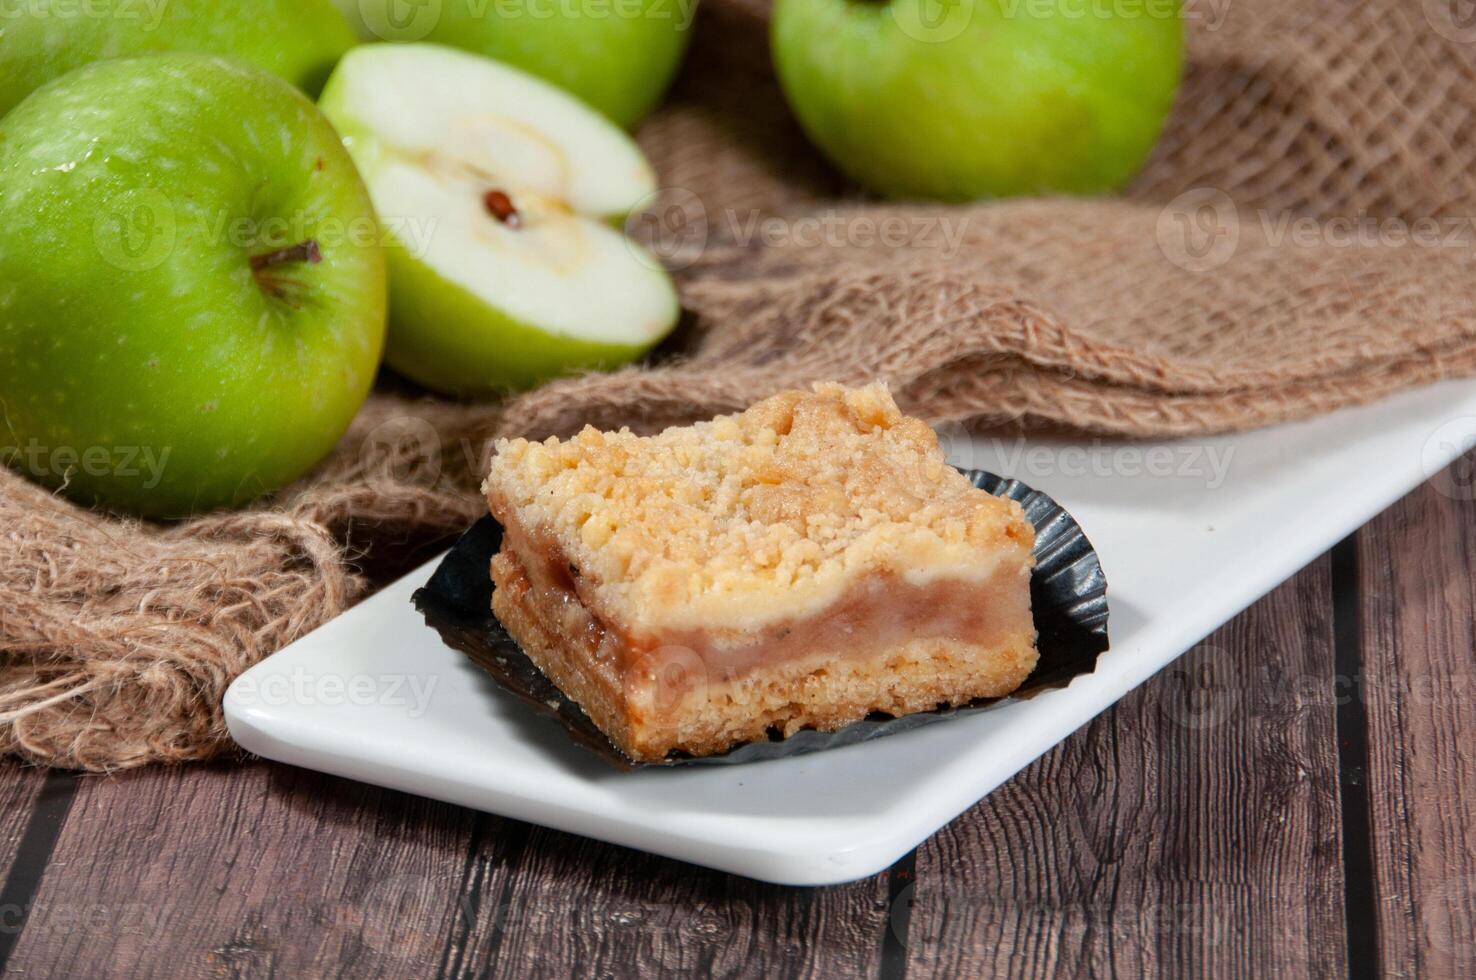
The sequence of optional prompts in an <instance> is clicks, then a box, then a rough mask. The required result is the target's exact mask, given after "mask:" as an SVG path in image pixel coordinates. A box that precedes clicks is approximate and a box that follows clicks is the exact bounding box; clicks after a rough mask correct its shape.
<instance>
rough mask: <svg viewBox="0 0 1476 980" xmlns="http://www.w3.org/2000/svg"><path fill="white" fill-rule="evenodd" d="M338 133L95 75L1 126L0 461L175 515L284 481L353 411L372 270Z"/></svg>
mask: <svg viewBox="0 0 1476 980" xmlns="http://www.w3.org/2000/svg"><path fill="white" fill-rule="evenodd" d="M378 234H379V232H378V226H377V224H376V222H375V218H374V213H373V208H372V205H371V203H370V201H369V197H368V194H367V192H366V191H365V189H364V186H363V183H362V182H361V180H360V179H359V176H358V173H357V171H356V170H355V168H354V165H353V161H352V160H351V159H350V158H349V156H348V154H347V153H346V152H345V151H344V149H343V146H342V144H341V143H340V141H339V137H338V134H337V133H336V132H335V131H334V129H333V127H332V126H331V125H330V124H329V123H328V121H327V120H326V119H325V118H324V117H323V116H322V114H321V113H320V112H319V111H318V110H317V108H316V107H315V106H314V105H313V104H312V103H311V102H310V101H308V99H307V98H305V97H304V96H303V95H302V94H301V93H300V92H298V91H297V90H296V89H294V88H292V87H291V86H290V85H288V84H287V83H286V82H285V81H282V80H281V79H279V78H277V77H275V76H273V75H270V74H268V73H266V72H264V71H261V70H259V69H256V68H251V67H249V66H245V65H240V64H237V63H233V62H227V61H223V60H221V59H217V58H213V57H210V56H205V55H195V54H168V55H157V56H151V57H145V58H137V59H120V60H114V61H101V62H97V63H95V64H92V65H88V66H86V67H84V68H81V69H79V70H77V71H76V72H73V73H71V74H69V75H67V76H65V77H64V78H61V79H58V80H57V81H55V82H52V83H50V84H49V85H46V86H43V87H42V88H41V89H38V90H37V91H36V92H35V93H34V94H32V95H31V96H30V97H29V98H28V99H26V100H25V101H24V102H22V103H21V104H20V105H19V106H17V107H16V108H15V109H14V110H13V111H12V112H11V113H10V114H9V115H8V116H6V117H5V119H4V120H0V403H3V409H4V418H5V422H6V424H5V426H4V427H3V428H0V458H3V459H4V460H5V461H6V462H7V463H8V464H10V465H11V466H13V467H15V468H17V469H19V470H20V471H21V472H23V473H25V474H27V475H29V476H31V477H33V478H35V479H37V480H40V481H42V482H43V483H46V484H48V485H50V486H53V487H57V488H61V489H63V490H65V492H66V493H67V494H69V495H71V496H72V497H74V498H75V499H77V500H79V501H81V502H84V503H93V502H97V503H101V504H104V505H106V506H108V507H111V508H113V509H117V510H122V511H127V512H131V513H134V514H140V515H145V516H150V517H177V516H183V515H187V514H190V513H194V512H198V511H203V510H210V509H213V508H217V507H222V506H230V505H235V504H239V503H242V502H244V501H246V500H249V499H250V498H252V497H255V496H257V495H259V494H262V493H265V492H267V491H270V490H274V489H276V488H278V487H281V486H283V485H285V484H287V483H289V482H291V481H292V480H294V479H296V478H297V477H299V476H301V475H302V474H303V473H304V472H306V471H307V470H308V469H309V468H310V467H311V466H313V464H315V463H316V462H317V461H318V460H319V459H321V458H322V457H323V456H324V455H325V454H326V453H327V452H328V451H329V450H330V449H331V448H332V447H333V445H334V444H335V443H336V442H337V441H338V439H339V437H340V436H341V435H342V434H343V432H344V431H345V429H346V428H347V427H348V424H349V421H350V420H351V419H352V418H353V416H354V414H355V413H356V411H357V410H358V408H359V406H360V404H361V403H362V402H363V400H364V398H365V396H366V395H367V393H368V391H369V388H370V386H371V384H372V383H373V379H374V376H375V372H376V367H377V364H378V362H379V358H380V355H381V352H382V348H383V340H384V330H385V309H386V296H385V289H386V276H385V267H384V253H383V250H382V249H381V248H380V246H379V242H378Z"/></svg>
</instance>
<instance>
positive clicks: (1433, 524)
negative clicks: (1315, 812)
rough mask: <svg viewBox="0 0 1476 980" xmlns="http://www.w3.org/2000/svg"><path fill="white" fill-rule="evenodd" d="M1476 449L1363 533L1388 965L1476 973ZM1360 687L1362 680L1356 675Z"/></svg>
mask: <svg viewBox="0 0 1476 980" xmlns="http://www.w3.org/2000/svg"><path fill="white" fill-rule="evenodd" d="M1473 465H1476V455H1472V456H1467V457H1465V458H1464V459H1463V460H1461V461H1460V462H1458V463H1457V464H1456V467H1455V468H1453V469H1452V470H1451V471H1449V472H1447V473H1446V474H1443V475H1442V476H1440V477H1437V478H1436V479H1435V480H1433V481H1432V482H1431V483H1429V484H1427V485H1425V486H1424V487H1422V488H1421V489H1419V490H1417V491H1416V492H1414V493H1413V494H1411V495H1410V496H1408V497H1407V498H1405V499H1404V500H1403V501H1401V502H1400V503H1399V504H1398V505H1397V506H1395V507H1393V508H1392V509H1390V510H1389V511H1388V512H1387V513H1385V514H1384V515H1383V516H1381V517H1380V518H1378V519H1377V520H1375V521H1374V522H1373V523H1372V524H1371V525H1369V527H1367V528H1365V529H1364V530H1363V531H1362V532H1360V534H1359V537H1358V544H1359V548H1358V564H1359V570H1360V577H1361V581H1362V586H1363V588H1362V592H1363V596H1364V603H1363V617H1362V633H1363V648H1364V664H1363V673H1362V676H1361V677H1357V678H1348V684H1347V688H1348V690H1349V692H1350V694H1351V695H1353V696H1356V697H1357V698H1358V699H1359V701H1361V703H1362V704H1363V706H1364V710H1365V712H1366V715H1367V718H1368V734H1369V738H1368V741H1369V773H1368V788H1369V801H1370V806H1371V811H1372V812H1371V820H1370V825H1371V831H1372V851H1373V855H1372V857H1373V862H1374V867H1375V873H1376V880H1377V890H1376V892H1375V898H1376V909H1377V917H1378V925H1379V939H1380V943H1379V956H1380V968H1381V969H1380V972H1381V973H1383V974H1385V975H1388V976H1429V977H1460V976H1466V977H1469V976H1476V837H1473V834H1472V830H1471V828H1472V827H1476V744H1473V742H1472V732H1476V652H1473V651H1476V626H1473V619H1476V578H1473V575H1472V571H1471V562H1472V556H1473V555H1476V483H1473V482H1472V480H1471V474H1472V468H1473ZM1355 681H1356V682H1357V683H1356V684H1355V683H1354V682H1355Z"/></svg>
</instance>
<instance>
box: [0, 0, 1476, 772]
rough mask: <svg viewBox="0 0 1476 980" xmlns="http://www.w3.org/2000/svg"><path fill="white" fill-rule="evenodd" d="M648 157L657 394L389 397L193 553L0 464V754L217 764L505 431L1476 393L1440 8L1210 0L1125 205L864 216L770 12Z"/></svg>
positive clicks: (1475, 310)
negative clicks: (665, 281)
mask: <svg viewBox="0 0 1476 980" xmlns="http://www.w3.org/2000/svg"><path fill="white" fill-rule="evenodd" d="M703 3H704V4H705V7H704V9H703V13H702V16H701V17H700V19H699V22H698V28H697V36H696V39H695V43H694V46H693V50H692V52H691V55H690V57H689V59H688V62H687V67H686V69H685V73H684V75H683V77H682V78H681V80H680V81H679V83H678V85H677V88H676V90H675V91H674V93H673V96H672V98H671V100H670V102H669V104H668V105H667V107H666V108H665V109H663V110H662V111H661V112H660V113H659V114H658V115H657V116H655V117H654V118H653V119H651V120H650V121H649V122H648V123H647V124H646V125H645V127H644V128H643V129H642V131H641V134H640V135H641V141H642V143H643V145H644V146H645V148H646V150H647V151H648V153H649V154H650V155H651V158H652V160H653V162H654V163H655V164H656V166H657V167H658V169H659V170H660V172H661V173H662V175H663V178H664V182H665V184H666V185H667V186H668V188H670V190H669V191H668V192H667V193H666V194H665V195H663V197H662V199H661V200H660V201H658V202H657V204H656V206H655V207H654V208H653V209H652V212H651V217H650V218H649V219H648V220H646V221H643V222H641V223H640V224H639V226H638V228H637V229H636V230H637V232H638V233H640V234H642V235H644V236H645V237H646V238H647V239H648V240H649V241H650V242H651V243H652V245H653V247H655V248H656V249H657V250H658V251H659V252H660V253H661V254H662V255H663V256H664V257H665V258H666V259H667V260H668V262H669V263H670V264H671V265H672V266H673V267H674V268H676V270H677V273H678V278H679V280H680V283H681V287H682V291H683V297H684V300H685V305H686V308H687V309H688V310H689V311H690V316H689V317H688V322H687V325H686V326H685V327H684V329H683V330H682V332H681V335H680V337H679V338H678V339H677V340H676V341H675V342H674V343H673V344H672V345H670V348H671V349H670V350H669V351H668V352H667V357H666V358H665V359H664V360H659V361H658V363H659V365H660V366H657V367H654V368H642V369H632V370H629V371H625V372H622V373H618V374H614V375H606V376H591V377H586V378H581V379H577V380H572V381H566V382H562V383H558V384H554V385H550V386H548V387H545V388H543V389H542V390H540V391H537V392H534V393H532V394H528V395H525V396H523V397H521V398H518V399H515V400H513V401H511V402H510V403H507V404H506V405H501V406H497V405H461V404H453V403H449V402H446V401H440V400H435V399H432V398H429V397H427V396H424V395H421V394H419V393H417V392H414V391H410V390H408V389H407V388H406V387H405V386H404V385H403V384H400V383H398V382H395V381H394V380H393V379H388V380H386V382H385V383H383V384H382V385H381V389H380V391H379V392H378V393H376V395H375V396H374V397H373V399H372V400H371V401H370V403H369V404H368V406H367V407H366V408H365V409H364V411H363V413H362V415H361V417H360V418H359V419H358V421H357V422H356V424H355V425H354V427H353V430H352V431H351V432H350V433H349V435H348V436H347V437H346V438H345V439H344V440H343V443H342V445H341V446H340V447H339V449H338V450H337V452H336V453H335V454H334V455H333V456H332V457H330V458H329V459H328V460H327V461H326V462H325V463H324V464H323V465H322V466H321V467H319V469H318V470H317V471H316V472H315V473H314V475H313V476H312V477H311V478H310V479H308V480H305V481H303V482H302V483H301V484H299V485H297V486H295V487H293V488H291V489H290V490H288V491H286V492H284V493H282V494H279V495H278V496H277V497H276V498H275V499H274V500H272V501H268V502H266V503H263V504H262V505H260V506H258V507H256V508H254V509H251V510H249V511H246V512H242V513H233V514H221V515H216V516H209V517H203V518H200V519H197V520H194V521H191V522H188V523H184V524H180V525H173V526H157V525H140V524H137V523H132V522H127V521H123V520H119V519H116V518H110V517H107V516H102V515H99V514H95V513H90V512H87V511H84V510H80V509H78V508H76V507H74V506H72V505H70V504H68V503H67V502H65V501H64V500H61V499H59V498H56V497H53V496H52V495H50V494H49V493H47V492H46V491H44V490H41V489H39V488H37V487H36V486H33V485H32V484H30V483H28V482H27V481H25V480H24V479H22V478H20V477H18V476H15V475H12V474H10V473H8V472H0V508H3V512H0V528H3V531H0V533H3V544H0V649H3V651H4V652H3V666H0V750H3V751H5V752H8V753H12V754H15V755H19V756H22V757H24V758H26V759H29V760H33V761H36V762H39V763H44V764H50V765H56V766H67V767H76V768H86V769H111V768H118V767H127V766H136V765H140V764H143V763H147V762H153V761H181V760H187V759H203V758H207V757H209V756H212V755H215V754H217V753H220V752H222V751H224V750H228V749H229V748H230V747H231V746H230V742H229V740H228V738H227V736H226V734H225V729H224V725H223V723H222V719H221V713H220V700H221V695H222V693H223V691H224V690H225V687H226V686H227V685H228V684H229V682H230V681H231V679H232V678H233V677H235V676H236V675H237V674H238V673H239V672H240V671H242V670H243V669H245V668H246V667H248V666H250V665H251V664H253V663H255V662H257V661H258V660H260V659H261V658H262V657H264V656H266V655H267V654H269V653H271V652H273V651H275V650H277V649H278V648H280V647H281V646H283V645H284V644H286V643H287V642H289V641H291V640H293V639H295V638H296V637H299V636H301V635H302V634H304V633H305V632H307V631H308V630H311V629H312V628H314V627H316V626H318V625H319V624H321V623H323V622H324V621H326V620H328V619H329V618H331V617H333V616H335V615H337V614H338V613H340V612H342V611H343V610H344V609H345V608H347V607H348V606H349V605H351V604H352V603H353V602H355V601H356V600H358V599H359V598H361V597H362V596H364V595H365V594H366V592H367V591H368V590H369V589H371V588H372V586H373V582H374V578H373V576H372V575H371V574H368V569H370V568H372V567H373V566H374V563H375V562H378V563H379V564H380V565H383V563H384V558H383V555H384V554H386V553H391V554H400V555H402V556H403V555H406V554H409V553H410V552H409V551H407V545H416V544H420V545H430V544H434V543H435V542H437V541H438V540H439V539H442V538H444V537H445V536H446V535H448V534H450V533H453V532H454V531H456V530H457V529H459V528H461V527H462V526H464V525H465V524H467V523H468V522H469V521H470V520H472V518H473V517H474V516H476V514H477V513H478V511H479V510H480V509H481V504H480V502H479V500H478V499H477V496H476V494H475V486H476V484H477V482H478V479H479V471H480V469H481V466H482V460H483V458H484V456H485V452H486V443H487V440H488V438H489V437H490V436H492V435H493V434H494V433H500V432H506V433H520V434H538V435H542V434H548V433H562V432H568V431H570V430H572V429H574V428H576V427H577V426H579V425H581V424H583V423H584V422H593V423H595V424H597V425H603V426H618V425H622V424H632V425H634V426H637V427H645V428H650V427H653V426H658V425H661V424H664V423H669V422H675V421H685V420H690V419H694V418H699V417H704V416H709V415H711V414H713V413H715V412H719V411H727V410H733V409H738V408H741V407H743V406H745V405H747V404H748V403H750V402H751V401H753V400H755V399H756V398H759V397H760V396H763V395H766V394H768V393H770V392H772V391H774V390H776V389H779V388H782V387H786V386H791V385H794V384H797V383H801V382H806V381H809V380H813V379H819V378H831V379H839V380H843V381H852V382H856V381H861V380H863V379H868V378H872V377H882V378H885V379H887V380H888V381H890V382H891V384H892V386H893V388H894V390H895V391H896V393H897V394H898V396H899V401H901V402H902V403H903V405H904V407H906V408H908V409H910V410H912V411H914V412H917V413H920V414H922V415H924V416H926V417H928V418H930V419H933V420H938V421H944V420H992V421H998V422H1018V423H1020V424H1025V425H1030V424H1039V423H1050V424H1053V425H1061V424H1064V425H1067V426H1071V427H1075V428H1078V429H1083V430H1092V431H1097V432H1105V433H1116V434H1122V435H1128V436H1165V435H1175V434H1189V433H1206V432H1213V431H1225V430H1234V429H1243V428H1249V427H1253V426H1261V425H1267V424H1271V423H1276V422H1280V421H1284V420H1288V419H1294V418H1298V417H1303V416H1307V415H1310V414H1313V413H1317V412H1324V411H1328V410H1330V409H1333V408H1337V407H1339V406H1344V405H1348V404H1351V403H1357V402H1364V401H1368V400H1371V399H1374V398H1378V397H1380V396H1382V395H1384V394H1386V393H1388V392H1391V391H1393V390H1395V389H1398V388H1402V387H1406V386H1409V385H1412V384H1417V383H1421V382H1426V381H1430V380H1432V379H1435V378H1439V377H1443V376H1450V375H1456V374H1470V373H1472V369H1473V368H1476V303H1473V298H1472V292H1473V290H1472V282H1473V280H1472V274H1473V272H1476V268H1473V259H1472V256H1473V248H1476V233H1473V231H1472V227H1471V222H1472V217H1471V216H1472V214H1473V208H1472V205H1473V201H1476V24H1466V23H1464V22H1463V21H1461V20H1459V19H1458V18H1457V17H1456V16H1454V13H1455V12H1458V11H1459V9H1460V5H1459V4H1456V5H1455V6H1454V9H1453V8H1452V7H1449V6H1447V5H1446V3H1447V0H1338V2H1332V0H1306V2H1288V0H1191V2H1190V3H1189V5H1188V6H1187V7H1186V12H1185V16H1186V20H1187V22H1188V28H1189V34H1190V59H1189V60H1190V67H1189V70H1188V73H1187V77H1186V79H1185V84H1184V88H1183V90H1182V94H1181V97H1180V100H1179V105H1178V106H1177V108H1176V110H1175V114H1174V116H1173V118H1172V120H1171V122H1170V124H1169V127H1168V130H1167V133H1166V135H1165V137H1164V139H1163V141H1162V143H1161V145H1160V146H1159V148H1158V150H1157V152H1156V153H1155V155H1154V157H1153V160H1152V161H1151V163H1150V164H1149V166H1148V167H1147V169H1146V170H1145V172H1144V173H1143V174H1142V176H1141V177H1140V179H1139V180H1138V181H1137V182H1136V183H1135V185H1134V186H1133V188H1132V189H1131V190H1130V191H1129V192H1128V193H1127V194H1126V195H1125V196H1124V198H1123V199H1121V200H1110V201H1107V200H1104V201H1068V200H1045V201H1015V202H1005V203H996V204H980V205H977V206H972V207H966V208H943V207H933V206H928V207H913V206H893V205H879V204H877V203H875V202H870V201H867V200H866V199H864V198H862V197H861V196H860V195H858V194H856V193H855V192H854V191H851V190H849V189H847V188H846V187H845V186H844V184H843V183H842V182H841V181H840V180H839V179H838V178H837V177H836V175H835V174H834V172H832V171H831V170H830V169H828V168H827V167H826V166H825V164H824V163H823V162H822V161H821V160H820V159H819V158H817V156H816V155H815V154H814V153H813V152H812V151H811V150H809V149H808V148H807V146H806V144H805V142H804V140H803V138H802V137H801V135H800V133H799V132H798V130H797V129H796V127H795V124H794V123H793V122H792V121H791V119H790V117H789V115H788V113H787V111H786V110H785V108H784V104H783V102H782V100H781V98H780V95H779V92H778V89H777V87H776V85H775V83H774V80H773V78H772V75H771V73H770V69H769V63H768V54H767V41H766V36H765V31H766V25H765V16H766V12H765V8H764V6H763V5H762V2H761V0H748V2H745V0H703Z"/></svg>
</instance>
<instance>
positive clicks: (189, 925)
mask: <svg viewBox="0 0 1476 980" xmlns="http://www.w3.org/2000/svg"><path fill="white" fill-rule="evenodd" d="M884 899H885V885H884V884H882V883H880V881H879V879H873V880H872V881H871V882H869V883H863V884H859V885H854V886H849V887H848V888H844V889H832V890H825V891H809V890H799V889H783V888H777V887H771V886H764V885H760V884H757V883H754V882H748V881H744V880H742V879H737V878H732V877H729V876H726V875H722V874H719V873H717V872H707V871H702V870H699V869H696V868H693V867H690V866H687V865H682V864H679V863H677V862H673V861H667V860H664V859H661V858H657V857H653V856H650V855H644V854H638V853H635V852H631V851H627V850H625V849H622V848H616V847H610V846H606V845H602V844H598V843H595V842H593V841H588V840H583V839H579V838H575V837H570V836H568V835H564V834H559V833H557V832H554V831H545V830H537V829H533V828H529V827H528V826H527V825H524V824H520V823H517V822H515V821H507V820H501V819H499V818H496V817H491V816H486V815H479V814H475V813H473V812H471V811H468V810H463V809H461V808H458V807H451V806H446V805H442V804H437V803H433V802H431V801H427V800H420V799H416V798H413V797H409V796H406V795H403V794H399V793H394V792H390V791H387V790H380V789H376V788H373V787H369V786H364V785H360V784H357V783H352V782H349V781H346V780H340V779H335V778H332V777H327V776H322V775H319V774H315V773H310V772H307V771H304V770H299V769H294V768H291V767H287V766H274V765H271V764H267V763H254V764H250V765H246V766H239V767H235V766H228V765H221V766H200V767H187V768H182V769H154V770H145V771H141V772H133V773H127V774H122V775H118V776H113V777H102V776H87V777H82V778H81V781H80V783H79V785H78V790H77V796H76V800H75V801H74V804H73V807H72V813H71V817H70V819H69V820H68V821H67V823H66V825H65V827H64V828H63V830H62V833H61V836H60V838H59V839H58V841H57V844H56V849H55V853H54V856H53V860H52V863H51V865H50V866H49V867H48V868H47V869H46V873H45V876H44V878H43V879H42V880H41V887H40V888H39V890H38V891H37V894H36V897H35V908H36V909H39V910H42V915H41V916H39V917H38V918H37V919H36V920H35V921H33V923H32V925H31V927H29V928H27V929H26V930H25V931H24V932H23V933H22V934H21V935H20V937H19V941H18V943H17V944H16V948H15V950H14V953H13V956H12V960H11V968H12V969H13V970H15V971H16V972H17V974H23V975H26V976H31V977H76V976H109V977H115V976H117V977H129V976H139V977H153V976H160V975H165V976H170V975H180V976H196V975H202V974H204V975H218V976H230V977H265V976H315V975H324V974H329V973H331V974H335V975H345V976H354V977H415V978H423V977H431V976H436V975H437V974H438V972H441V971H444V972H445V974H446V975H454V976H474V975H481V974H483V973H484V972H488V971H491V972H493V973H495V974H500V975H503V976H510V977H524V976H536V975H545V974H546V973H548V972H549V971H552V972H554V973H559V972H566V971H567V970H568V969H569V968H570V965H571V964H579V969H580V971H581V972H586V970H585V968H586V967H588V971H587V972H588V974H589V975H595V976H600V975H625V974H627V973H629V972H630V971H632V970H637V969H640V970H642V971H643V972H645V973H648V974H650V975H661V974H663V973H667V974H671V975H675V974H677V973H685V972H687V971H688V970H689V969H696V970H698V971H700V972H702V973H704V974H707V975H712V976H737V975H758V973H759V972H763V973H765V974H768V973H769V972H770V970H769V968H770V967H772V968H773V971H775V972H777V973H779V974H783V975H795V976H816V977H819V976H837V975H864V974H874V973H875V969H874V964H875V962H876V959H877V956H878V955H879V950H880V945H881V938H882V935H883V932H884V926H885V919H886V903H885V900H884ZM38 923H39V924H38Z"/></svg>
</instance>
